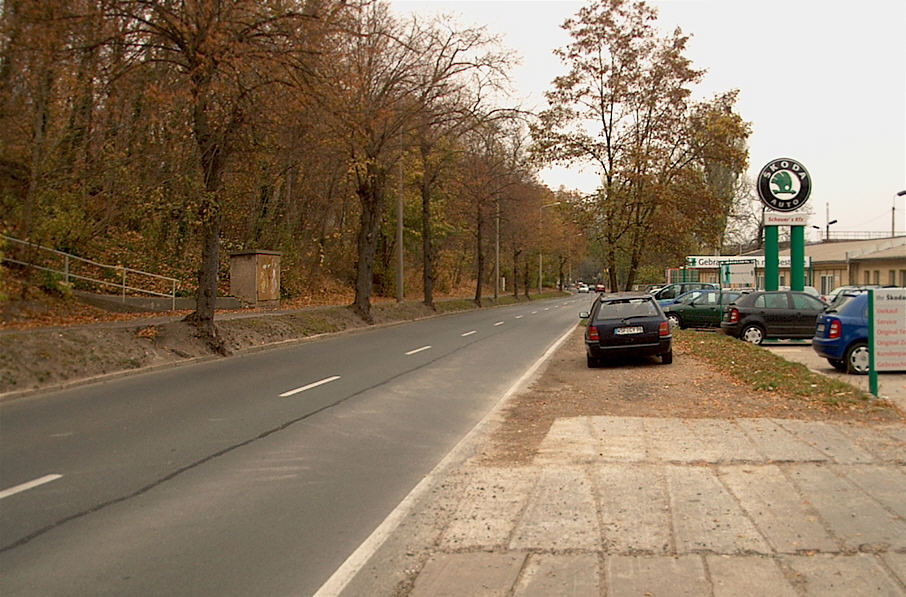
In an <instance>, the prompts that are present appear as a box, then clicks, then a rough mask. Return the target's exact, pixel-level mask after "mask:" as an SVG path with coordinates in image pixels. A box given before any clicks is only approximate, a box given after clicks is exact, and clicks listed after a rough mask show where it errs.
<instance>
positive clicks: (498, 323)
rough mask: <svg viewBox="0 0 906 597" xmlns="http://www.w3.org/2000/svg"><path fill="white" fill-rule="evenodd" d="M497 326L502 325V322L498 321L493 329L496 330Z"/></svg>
mask: <svg viewBox="0 0 906 597" xmlns="http://www.w3.org/2000/svg"><path fill="white" fill-rule="evenodd" d="M498 325H503V322H502V321H498V322H497V323H495V324H494V327H495V328H496V327H497V326H498Z"/></svg>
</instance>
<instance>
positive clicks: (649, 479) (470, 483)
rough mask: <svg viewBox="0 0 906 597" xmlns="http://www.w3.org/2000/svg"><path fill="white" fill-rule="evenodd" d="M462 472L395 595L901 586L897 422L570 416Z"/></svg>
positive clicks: (902, 464) (903, 510)
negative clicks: (537, 437) (514, 462)
mask: <svg viewBox="0 0 906 597" xmlns="http://www.w3.org/2000/svg"><path fill="white" fill-rule="evenodd" d="M671 446H672V447H673V448H674V449H670V447H671ZM456 475H457V477H458V478H459V480H460V482H459V483H458V484H457V483H452V484H451V485H450V487H453V488H454V489H453V490H452V491H453V493H452V494H451V495H453V494H455V495H453V497H452V498H450V499H449V500H448V503H447V506H446V508H447V509H448V511H447V512H446V513H445V515H443V516H438V517H437V518H436V524H437V525H438V527H439V528H438V529H437V537H438V539H437V540H436V541H434V542H433V543H430V544H429V546H428V547H427V551H426V556H425V557H424V558H422V560H421V561H420V562H419V563H417V564H416V565H414V566H413V569H412V571H411V572H412V573H411V574H410V575H409V580H408V581H407V582H406V583H401V584H398V585H397V587H396V588H395V590H394V592H392V593H391V594H395V595H411V596H414V597H425V596H437V595H450V596H463V597H465V596H469V597H473V596H476V595H500V596H510V595H512V596H516V597H522V596H529V595H545V596H556V595H564V596H566V595H574V596H579V595H583V596H584V595H595V596H600V595H607V596H620V595H633V596H636V595H670V596H677V595H713V596H737V595H738V596H745V597H749V596H751V595H772V596H774V595H876V594H878V595H906V437H904V434H903V427H902V426H901V425H874V426H871V427H870V428H867V427H865V426H861V425H857V424H846V423H827V422H818V421H800V420H786V419H754V418H753V419H735V420H732V419H730V420H712V419H674V418H647V417H645V418H643V417H575V418H567V419H558V420H557V421H556V422H555V423H554V424H553V425H552V427H551V429H550V432H549V433H548V434H547V436H546V438H545V439H544V441H543V443H542V444H541V448H540V450H539V451H538V454H537V457H536V458H535V460H534V461H533V462H532V463H531V464H530V465H526V466H520V467H499V468H497V467H487V466H481V465H479V464H477V463H476V462H475V461H473V460H469V461H466V462H465V463H463V464H462V465H461V466H460V468H459V469H458V470H457V471H456ZM399 532H404V531H399ZM413 578H414V580H412V579H413ZM363 586H369V585H367V584H366V585H362V584H359V585H356V584H355V583H352V584H350V585H349V586H348V587H347V591H345V592H343V593H342V594H343V595H347V596H348V595H364V594H368V592H367V590H365V589H363V588H362V587H363ZM371 588H372V589H373V587H371ZM371 594H378V593H376V592H372V593H371Z"/></svg>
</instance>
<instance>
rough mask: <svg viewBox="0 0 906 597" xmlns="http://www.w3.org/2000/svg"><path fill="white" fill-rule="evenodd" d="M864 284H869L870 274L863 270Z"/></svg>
mask: <svg viewBox="0 0 906 597" xmlns="http://www.w3.org/2000/svg"><path fill="white" fill-rule="evenodd" d="M864 283H865V284H871V272H870V271H868V270H865V282H864Z"/></svg>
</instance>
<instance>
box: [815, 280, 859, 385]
mask: <svg viewBox="0 0 906 597" xmlns="http://www.w3.org/2000/svg"><path fill="white" fill-rule="evenodd" d="M840 296H844V295H840ZM812 348H813V349H815V352H817V353H818V355H819V356H822V357H824V358H825V359H827V362H828V363H830V364H831V366H833V368H834V369H836V370H838V371H845V372H847V373H855V374H858V375H865V374H866V373H868V367H869V363H868V292H867V291H866V292H861V293H859V294H855V295H851V296H844V298H843V300H842V301H841V302H840V303H838V304H837V305H835V306H833V307H829V308H828V310H827V311H826V312H824V313H822V314H821V315H819V316H818V321H817V325H816V327H815V335H814V337H813V338H812Z"/></svg>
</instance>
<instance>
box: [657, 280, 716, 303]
mask: <svg viewBox="0 0 906 597" xmlns="http://www.w3.org/2000/svg"><path fill="white" fill-rule="evenodd" d="M707 289H711V290H718V289H719V287H718V286H717V284H710V283H708V282H676V283H674V284H668V285H666V286H664V287H663V288H661V289H659V290H656V291H655V292H653V293H652V296H653V297H654V298H655V300H656V301H657V302H658V303H659V304H660V305H661V306H664V305H669V304H670V303H672V302H673V301H674V300H675V299H676V298H677V297H679V296H680V295H681V294H685V293H687V292H690V291H692V290H707Z"/></svg>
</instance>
